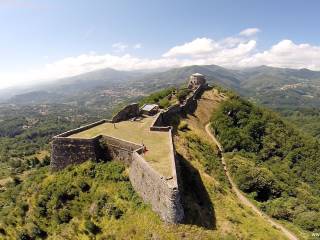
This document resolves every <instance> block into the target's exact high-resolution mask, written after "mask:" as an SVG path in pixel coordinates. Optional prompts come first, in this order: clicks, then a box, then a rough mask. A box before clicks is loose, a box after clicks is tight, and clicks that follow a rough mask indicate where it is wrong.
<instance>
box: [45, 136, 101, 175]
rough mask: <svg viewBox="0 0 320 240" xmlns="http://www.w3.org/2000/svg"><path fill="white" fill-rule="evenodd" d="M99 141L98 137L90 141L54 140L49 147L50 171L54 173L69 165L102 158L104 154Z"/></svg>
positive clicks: (61, 138) (57, 138)
mask: <svg viewBox="0 0 320 240" xmlns="http://www.w3.org/2000/svg"><path fill="white" fill-rule="evenodd" d="M99 139H100V137H95V138H92V139H75V138H64V137H60V138H59V137H56V138H54V139H53V141H52V145H51V147H52V153H51V161H50V166H51V169H52V170H54V171H56V170H60V169H63V168H65V167H67V166H68V165H71V164H80V163H83V162H85V161H88V160H93V161H96V160H98V159H99V158H103V157H104V153H103V152H102V151H101V148H100V144H99Z"/></svg>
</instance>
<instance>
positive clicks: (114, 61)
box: [0, 28, 320, 88]
mask: <svg viewBox="0 0 320 240" xmlns="http://www.w3.org/2000/svg"><path fill="white" fill-rule="evenodd" d="M259 32H260V29H258V28H248V29H244V30H243V31H241V32H240V33H239V34H238V35H236V36H231V37H226V38H224V39H220V40H217V39H211V38H206V37H199V38H196V39H194V40H192V41H190V42H185V43H182V44H181V45H177V46H174V47H172V48H170V49H168V50H167V51H166V52H165V53H163V54H162V56H160V57H159V58H154V59H150V58H141V57H136V56H132V55H130V54H126V53H125V51H126V50H127V49H128V48H129V45H127V44H125V43H115V44H113V45H112V47H113V49H114V53H107V54H97V53H88V54H82V55H79V56H74V57H68V58H65V59H61V60H59V61H56V62H53V63H51V64H47V65H45V66H43V67H41V68H39V69H36V70H29V71H26V72H23V73H0V88H4V87H7V86H10V85H17V84H23V83H27V82H28V83H30V82H35V81H45V80H51V79H57V78H63V77H68V76H73V75H77V74H81V73H85V72H89V71H93V70H97V69H102V68H107V67H109V68H114V69H118V70H139V69H156V68H170V67H181V66H188V65H203V64H216V65H220V66H223V67H229V68H242V67H253V66H260V65H269V66H275V67H290V68H309V69H312V70H320V57H319V56H320V46H314V45H311V44H308V43H300V44H298V43H295V42H293V41H292V40H288V39H285V40H281V41H279V42H278V43H276V44H274V45H273V46H271V47H270V48H269V49H266V50H264V51H259V50H258V47H257V45H258V44H257V36H256V35H257V34H258V33H259ZM131 48H133V49H139V48H141V44H140V43H138V44H136V45H134V46H132V47H131Z"/></svg>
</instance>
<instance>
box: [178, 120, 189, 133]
mask: <svg viewBox="0 0 320 240" xmlns="http://www.w3.org/2000/svg"><path fill="white" fill-rule="evenodd" d="M178 129H179V130H180V131H186V130H189V126H188V123H187V122H186V121H181V122H180V123H179V126H178Z"/></svg>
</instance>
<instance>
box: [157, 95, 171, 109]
mask: <svg viewBox="0 0 320 240" xmlns="http://www.w3.org/2000/svg"><path fill="white" fill-rule="evenodd" d="M169 106H170V101H169V99H168V98H166V97H165V98H163V99H161V100H160V101H159V107H161V108H168V107H169Z"/></svg>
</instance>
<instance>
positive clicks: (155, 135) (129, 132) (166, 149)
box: [70, 117, 172, 177]
mask: <svg viewBox="0 0 320 240" xmlns="http://www.w3.org/2000/svg"><path fill="white" fill-rule="evenodd" d="M154 120H155V118H154V117H146V118H143V119H142V120H141V121H133V122H131V121H123V122H119V123H116V124H115V127H114V126H113V124H112V123H104V124H101V125H98V126H96V127H93V128H90V129H88V130H86V131H83V132H80V133H77V134H74V135H71V136H70V137H72V138H92V137H95V136H97V135H107V136H112V137H116V138H120V139H123V140H126V141H130V142H134V143H137V144H140V145H142V143H143V144H144V145H145V146H146V148H147V150H148V151H147V152H146V153H145V154H144V155H143V157H144V158H145V159H146V160H147V161H148V162H149V163H150V165H151V166H152V167H153V168H154V169H155V170H157V171H158V172H159V173H161V174H162V175H164V176H168V177H169V176H172V167H171V166H172V163H171V146H170V135H169V133H168V132H159V131H150V126H151V125H152V122H153V121H154Z"/></svg>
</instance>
